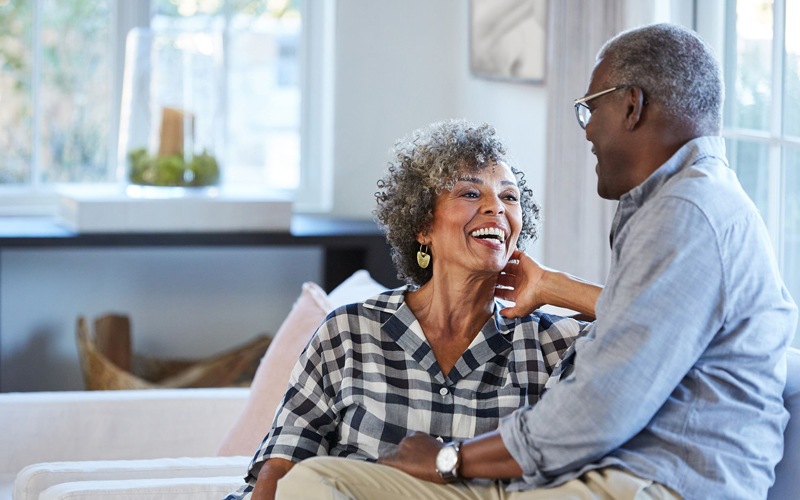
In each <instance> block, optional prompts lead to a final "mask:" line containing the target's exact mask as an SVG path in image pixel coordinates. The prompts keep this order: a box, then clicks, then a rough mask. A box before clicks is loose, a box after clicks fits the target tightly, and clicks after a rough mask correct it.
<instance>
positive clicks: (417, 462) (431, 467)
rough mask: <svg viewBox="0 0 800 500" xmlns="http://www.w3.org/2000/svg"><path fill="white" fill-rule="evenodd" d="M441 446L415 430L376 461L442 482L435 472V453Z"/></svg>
mask: <svg viewBox="0 0 800 500" xmlns="http://www.w3.org/2000/svg"><path fill="white" fill-rule="evenodd" d="M443 446H444V444H442V443H441V442H439V441H437V440H436V438H434V437H432V436H429V435H428V434H424V433H421V432H415V433H413V434H411V435H410V436H408V437H405V438H403V440H402V441H400V444H399V445H398V446H397V449H396V450H395V451H394V452H393V453H390V454H389V455H386V456H383V457H380V458H379V459H378V463H379V464H383V465H389V466H391V467H394V468H395V469H400V470H401V471H403V472H405V473H407V474H411V475H412V476H414V477H416V478H419V479H424V480H426V481H432V482H435V483H444V481H443V480H442V478H441V476H439V473H438V472H436V455H437V454H438V453H439V450H440V449H441V448H442V447H443Z"/></svg>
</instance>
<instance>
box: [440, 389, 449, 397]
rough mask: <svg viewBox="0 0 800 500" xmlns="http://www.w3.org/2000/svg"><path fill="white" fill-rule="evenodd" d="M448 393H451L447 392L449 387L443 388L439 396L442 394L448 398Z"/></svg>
mask: <svg viewBox="0 0 800 500" xmlns="http://www.w3.org/2000/svg"><path fill="white" fill-rule="evenodd" d="M448 392H450V391H448V390H447V387H442V388H441V389H439V394H441V395H442V396H447V393H448Z"/></svg>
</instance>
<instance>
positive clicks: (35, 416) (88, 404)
mask: <svg viewBox="0 0 800 500" xmlns="http://www.w3.org/2000/svg"><path fill="white" fill-rule="evenodd" d="M788 370H789V377H788V383H787V387H786V392H785V404H786V406H787V408H788V409H789V412H790V414H791V415H793V416H796V415H800V350H796V349H792V350H791V351H790V353H789V366H788ZM247 396H248V390H247V389H165V390H153V391H116V392H59V393H28V394H2V395H0V429H3V432H2V433H0V481H2V488H3V489H0V492H2V498H10V491H11V481H12V480H13V479H14V477H15V476H16V477H17V481H16V492H15V497H14V498H17V499H28V498H43V499H54V498H73V499H78V498H113V499H117V500H120V499H145V498H147V499H157V498H171V499H175V498H187V499H188V498H192V499H204V498H214V499H220V498H222V497H223V496H224V495H225V493H227V492H229V491H232V490H233V489H235V487H236V486H237V485H239V484H241V481H242V475H243V472H244V471H245V468H246V466H247V463H248V461H249V459H250V457H247V456H236V457H215V456H214V455H215V454H216V452H217V450H218V448H219V444H220V442H221V441H222V440H223V438H224V436H225V435H226V433H227V432H228V430H229V427H230V426H231V425H232V424H233V422H234V420H235V419H236V416H237V414H238V413H239V412H240V411H241V409H242V408H243V407H244V405H245V402H246V399H247ZM785 441H786V446H785V454H784V459H783V461H781V463H780V464H779V465H778V467H777V469H776V476H777V480H776V483H775V485H774V486H773V488H772V490H770V494H769V498H770V499H781V500H788V499H795V498H798V497H799V495H800V418H796V417H795V418H791V419H790V421H789V426H788V427H787V429H786V434H785ZM164 457H169V458H164ZM203 457H205V458H203ZM26 466H30V467H27V468H26ZM20 471H22V472H20Z"/></svg>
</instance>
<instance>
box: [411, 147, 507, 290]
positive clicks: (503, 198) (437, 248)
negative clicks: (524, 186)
mask: <svg viewBox="0 0 800 500" xmlns="http://www.w3.org/2000/svg"><path fill="white" fill-rule="evenodd" d="M519 200H520V190H519V187H518V185H517V178H516V177H515V176H514V173H513V172H512V171H511V169H510V168H509V167H508V165H506V164H505V163H502V162H500V163H492V164H489V165H487V166H486V167H485V168H483V169H481V170H479V171H474V172H473V171H464V172H463V173H462V174H461V175H460V176H459V178H458V180H457V181H456V183H455V185H454V186H453V189H452V190H449V191H447V190H446V191H443V192H442V193H441V194H440V195H439V197H438V198H437V200H436V205H435V206H434V210H433V223H432V224H431V228H430V229H429V230H428V231H427V233H425V234H420V235H419V241H420V243H424V244H427V245H428V246H429V247H430V252H431V255H432V257H433V259H432V260H433V265H434V268H433V269H434V272H433V273H434V275H436V274H437V273H442V272H450V270H455V269H463V270H467V271H470V272H478V273H487V274H496V273H499V272H500V271H501V270H502V269H503V268H504V267H505V265H506V263H507V262H508V259H509V258H510V257H511V254H512V253H513V252H514V250H515V249H516V247H517V239H518V238H519V234H520V231H521V229H522V209H521V207H520V203H519Z"/></svg>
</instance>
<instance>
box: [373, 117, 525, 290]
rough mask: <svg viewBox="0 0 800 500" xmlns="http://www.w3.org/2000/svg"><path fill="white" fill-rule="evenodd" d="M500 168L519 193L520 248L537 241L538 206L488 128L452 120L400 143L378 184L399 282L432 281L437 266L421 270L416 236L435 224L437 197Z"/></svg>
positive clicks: (381, 217) (380, 210) (377, 195)
mask: <svg viewBox="0 0 800 500" xmlns="http://www.w3.org/2000/svg"><path fill="white" fill-rule="evenodd" d="M495 162H504V163H505V164H507V165H508V166H509V168H511V171H512V172H513V173H514V176H515V177H516V179H517V185H518V187H519V190H520V200H519V202H520V207H521V208H522V231H521V234H520V237H519V240H518V242H517V247H518V248H520V249H523V248H524V244H525V243H526V242H528V241H534V240H535V239H536V222H537V221H538V220H539V206H538V205H537V204H536V202H535V201H534V199H533V191H532V190H531V189H530V188H528V187H525V184H526V181H525V174H524V173H523V172H521V171H520V170H518V169H517V168H516V167H514V166H512V165H511V164H510V162H509V158H508V156H507V154H506V147H505V144H503V142H502V141H501V140H500V138H499V137H497V134H496V132H495V130H494V128H493V127H491V126H490V125H488V124H482V125H473V124H471V123H469V122H467V121H465V120H447V121H442V122H437V123H433V124H431V125H428V126H427V127H423V128H421V129H418V130H415V131H414V132H412V133H411V134H410V135H409V136H407V137H404V138H402V139H400V140H399V141H397V142H396V143H395V145H394V148H393V149H392V152H391V159H390V160H389V164H388V173H387V174H386V175H385V176H384V177H383V178H382V179H381V180H379V181H378V189H379V191H378V192H377V193H375V198H376V200H377V203H378V206H377V208H376V209H375V212H374V213H375V216H376V218H377V220H378V223H379V224H380V226H381V228H382V229H383V230H384V232H385V233H386V240H387V241H388V242H389V244H390V245H391V246H392V260H393V261H394V264H395V267H396V268H397V273H398V274H397V276H398V278H400V279H402V280H405V281H406V282H407V283H409V284H412V285H417V286H421V285H424V284H425V283H427V282H428V280H430V279H431V276H432V274H433V270H432V266H430V267H428V268H426V269H422V268H420V267H419V266H418V265H417V260H416V255H417V251H418V250H419V243H418V242H417V235H418V234H419V233H423V232H425V231H428V230H429V229H430V227H431V224H432V222H433V208H434V204H435V203H436V198H437V196H438V195H439V194H440V193H441V192H442V191H445V190H449V189H452V188H453V186H454V185H455V183H456V181H457V180H458V177H459V175H461V174H463V173H464V172H465V171H468V172H478V171H480V170H482V169H484V168H486V167H487V166H491V165H492V164H494V163H495Z"/></svg>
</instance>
